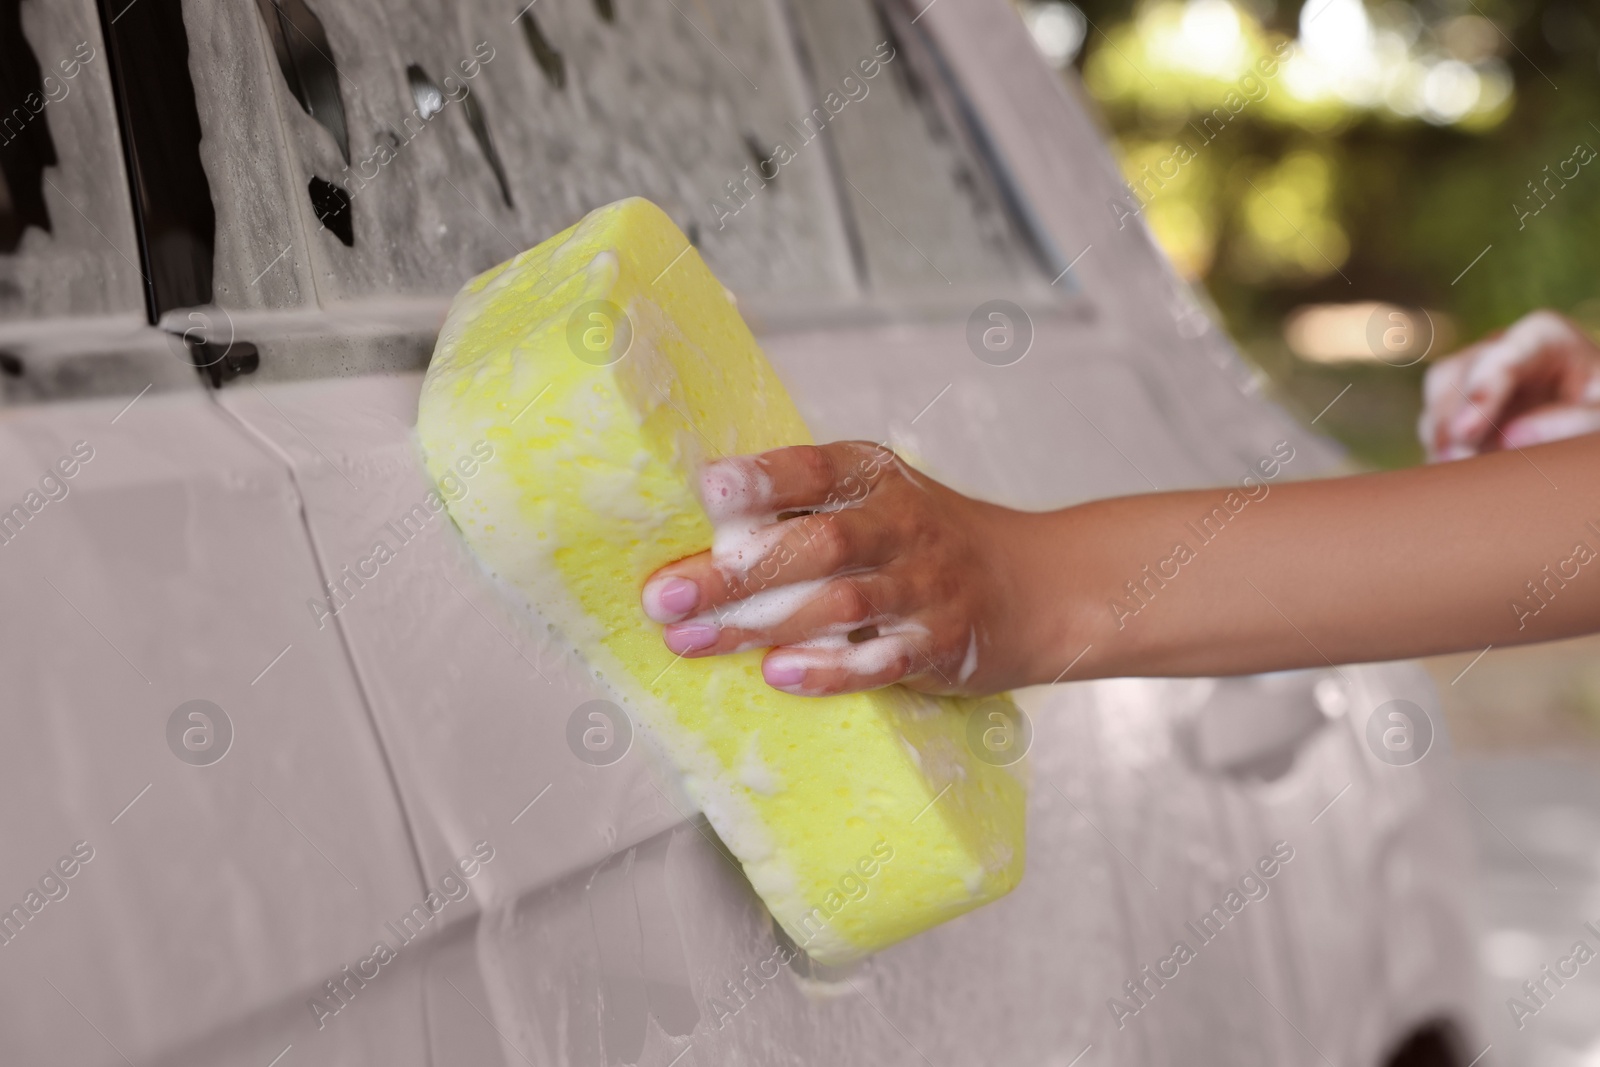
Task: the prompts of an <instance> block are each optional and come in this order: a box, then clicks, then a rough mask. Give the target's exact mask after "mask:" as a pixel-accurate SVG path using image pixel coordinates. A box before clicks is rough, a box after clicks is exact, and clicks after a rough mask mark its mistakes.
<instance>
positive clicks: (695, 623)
mask: <svg viewBox="0 0 1600 1067" xmlns="http://www.w3.org/2000/svg"><path fill="white" fill-rule="evenodd" d="M899 607H900V602H899V600H898V598H897V597H896V596H895V586H894V584H893V583H892V582H891V581H890V580H888V579H886V578H884V577H883V576H882V575H881V574H858V575H844V576H841V577H835V578H819V579H814V580H812V581H806V582H799V583H796V584H793V585H785V586H779V587H777V588H774V589H770V590H768V591H766V592H764V593H758V594H756V595H755V596H753V597H750V598H749V599H746V600H737V601H734V602H733V603H732V604H729V605H726V606H725V607H722V608H717V609H715V610H712V611H710V612H706V613H703V614H700V615H696V616H695V617H694V618H691V619H686V620H684V621H683V622H680V623H674V624H672V625H670V626H668V627H667V628H666V630H665V631H664V632H663V634H662V637H663V640H665V641H666V644H667V647H668V648H670V649H671V650H672V651H673V652H676V653H678V654H679V655H683V656H720V655H725V654H727V653H729V652H742V651H744V650H745V649H750V648H771V647H774V646H776V645H783V644H788V643H800V642H804V641H808V640H812V639H821V640H827V641H837V642H838V643H840V644H846V643H849V642H850V641H852V640H854V641H856V642H859V641H862V640H866V639H868V638H870V637H871V636H873V635H874V634H875V633H876V632H877V628H878V627H879V626H887V625H889V619H891V618H892V617H893V613H894V612H895V611H896V610H898V608H899Z"/></svg>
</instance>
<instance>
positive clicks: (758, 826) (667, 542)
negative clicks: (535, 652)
mask: <svg viewBox="0 0 1600 1067" xmlns="http://www.w3.org/2000/svg"><path fill="white" fill-rule="evenodd" d="M417 430H418V434H419V436H420V439H421V443H422V447H423V450H424V453H425V454H426V460H427V465H428V469H429V471H430V472H431V473H432V474H433V476H434V478H435V479H436V480H439V481H440V482H441V484H450V482H449V479H452V478H456V475H455V474H454V472H453V467H452V464H454V463H455V462H456V461H457V459H458V457H461V456H464V455H467V454H469V453H470V452H471V451H472V446H473V445H474V444H478V445H479V447H480V452H479V453H478V454H479V455H481V454H482V445H481V443H482V442H483V441H488V442H489V443H490V444H491V445H492V446H493V450H494V451H493V459H492V460H491V461H489V462H487V463H484V464H483V465H482V467H481V468H480V469H478V470H477V472H476V473H475V474H474V476H473V478H472V491H471V493H470V495H463V494H457V495H461V499H460V500H459V501H457V502H455V503H453V504H452V505H451V514H452V515H453V517H454V518H455V520H456V524H457V525H458V526H459V527H460V528H461V531H462V533H463V534H464V535H465V536H466V539H467V542H468V543H469V544H470V545H471V546H472V548H473V549H474V550H475V551H476V552H477V554H478V555H479V557H480V558H481V559H482V560H483V561H484V562H485V563H486V564H487V566H488V567H489V569H490V570H492V571H493V572H494V573H495V574H496V575H497V576H498V577H499V578H501V579H502V580H503V581H505V582H507V583H509V584H510V585H512V586H513V587H515V588H516V589H517V590H519V591H520V592H521V593H522V594H523V595H525V596H526V597H527V598H528V600H529V602H530V603H531V604H533V605H534V606H535V607H537V608H538V609H539V611H540V612H542V613H543V614H544V615H545V617H546V618H548V619H551V620H553V621H554V622H555V623H556V625H558V626H559V627H561V628H562V630H563V631H564V632H565V634H566V636H567V637H569V638H570V639H571V640H572V641H573V642H574V643H575V644H576V645H577V647H578V649H579V650H580V652H581V653H582V654H583V656H584V657H585V658H586V659H587V660H588V662H589V663H590V664H591V665H592V666H593V667H594V668H596V669H597V670H598V671H599V672H600V673H601V675H602V676H603V677H604V678H605V679H606V680H607V681H608V682H609V683H610V684H611V685H612V686H613V687H614V688H615V689H616V690H617V691H618V692H619V694H620V695H621V698H622V700H623V701H624V702H625V703H626V704H627V705H629V706H630V707H631V708H632V717H633V719H634V721H635V722H636V723H638V725H639V726H640V727H641V729H643V730H644V731H646V732H648V733H649V734H650V735H651V736H652V737H653V738H654V739H655V741H656V742H657V744H658V745H659V746H660V747H661V748H662V749H663V750H664V751H665V752H666V753H667V754H668V756H669V757H670V758H671V759H672V760H673V761H674V763H675V764H676V766H677V767H678V769H679V770H680V772H681V773H682V774H683V776H684V783H685V786H686V788H687V790H688V792H689V795H690V796H692V797H693V798H694V799H695V800H696V801H697V802H698V803H699V804H700V805H701V808H702V810H703V811H704V812H705V814H706V817H707V818H708V819H709V820H710V822H711V824H712V826H713V827H715V828H716V831H717V833H718V834H719V835H720V836H721V837H722V839H723V841H724V842H725V843H726V844H727V846H728V847H729V849H731V850H732V852H733V853H734V855H736V856H737V857H738V858H739V860H740V861H741V862H742V864H743V865H744V869H745V873H746V875H747V876H748V877H749V879H750V882H751V884H752V885H753V886H754V887H755V889H756V891H757V892H758V893H759V894H760V895H761V897H762V899H763V900H764V901H766V903H767V905H768V907H769V908H770V909H771V911H772V914H773V915H774V917H775V918H777V920H778V921H779V923H781V924H782V926H783V928H784V929H785V930H786V931H788V933H789V935H790V936H791V937H793V938H794V939H795V941H796V942H798V943H799V944H800V945H801V946H802V947H804V948H805V949H806V950H807V951H808V952H809V953H810V954H811V955H812V956H813V957H814V958H815V959H817V960H819V961H821V962H823V963H827V964H838V963H844V962H848V961H850V960H852V959H855V958H857V957H859V956H862V955H864V954H866V953H868V952H871V951H873V950H875V949H879V948H882V947H884V946H886V945H889V944H892V943H893V942H895V941H898V940H900V939H902V938H905V937H908V936H910V935H912V934H915V933H917V932H919V931H922V930H925V929H927V928H929V927H931V926H934V925H935V924H937V923H940V922H942V921H944V920H946V919H949V918H952V917H953V916H956V915H959V914H961V913H962V912H965V911H968V910H970V909H972V908H974V907H977V906H978V905H980V904H982V903H984V902H986V901H989V900H993V899H995V898H996V897H999V896H1001V895H1003V894H1004V893H1006V892H1007V891H1009V890H1010V889H1011V887H1012V886H1014V885H1015V884H1016V883H1017V881H1018V879H1019V878H1021V876H1022V865H1023V823H1024V806H1025V801H1026V788H1025V785H1024V783H1023V780H1022V777H1021V774H1020V767H1002V766H997V765H995V764H994V762H993V761H985V760H982V759H978V758H977V757H976V756H975V755H974V754H973V749H972V746H970V745H969V744H968V740H967V739H968V737H969V730H968V726H969V723H968V717H969V714H970V713H971V712H972V708H973V704H972V702H967V701H961V700H954V699H935V698H932V697H927V696H924V695H921V694H918V693H914V692H912V691H910V690H906V689H903V688H900V687H891V688H888V689H882V690H878V691H876V692H872V693H864V694H855V695H851V696H842V697H832V698H826V699H808V698H804V697H796V696H790V695H788V694H785V693H781V692H778V691H777V690H774V689H771V688H769V687H768V686H767V685H766V684H765V682H763V680H762V677H761V652H759V651H752V652H745V653H739V654H736V655H732V656H720V657H715V658H711V659H702V660H693V659H687V660H681V661H676V662H675V657H674V656H673V654H672V653H671V652H669V651H668V650H667V648H666V647H665V646H664V645H663V644H662V641H661V631H660V627H658V626H657V625H655V624H654V623H652V622H650V621H649V620H648V619H647V618H646V617H645V615H644V611H643V609H642V608H641V606H640V602H639V593H640V588H641V586H642V585H643V583H644V580H645V578H646V577H648V576H649V575H650V573H651V572H652V571H654V570H655V569H656V568H658V567H660V566H662V565H663V564H666V563H669V562H671V561H673V560H675V559H679V558H681V557H684V556H688V555H693V554H694V553H696V552H699V551H702V550H704V549H705V548H707V547H708V546H709V545H710V543H711V535H712V530H711V526H710V523H709V522H708V520H707V519H706V516H705V514H704V512H703V511H702V510H701V507H700V504H699V501H698V500H697V498H696V494H695V491H694V489H693V486H694V485H695V484H696V475H697V471H698V467H699V465H700V464H701V463H703V462H705V461H707V460H710V459H715V458H718V457H720V456H731V455H739V454H745V453H752V452H761V451H765V450H767V449H771V448H777V447H780V446H782V445H790V444H800V443H806V442H809V441H810V435H809V434H808V433H807V430H806V427H805V423H804V422H803V421H802V420H801V418H800V415H799V413H798V412H797V411H796V410H795V407H794V404H793V403H792V402H791V401H790V399H789V396H788V394H787V393H786V392H785V391H784V388H783V385H782V383H781V382H780V381H779V380H778V377H777V375H776V374H775V373H774V371H773V369H772V367H771V365H770V364H769V363H768V362H767V360H766V358H765V357H764V356H763V355H762V354H761V350H760V349H759V348H758V347H757V346H756V342H755V339H754V338H753V337H752V336H751V334H750V331H749V329H748V328H747V327H746V326H745V324H744V321H743V320H742V319H741V318H740V317H739V314H738V311H737V310H736V309H735V307H734V303H733V298H732V296H731V294H729V293H728V291H727V290H726V289H724V288H723V287H722V285H721V284H720V283H719V282H718V281H717V279H716V278H715V276H713V275H712V273H711V271H710V270H709V269H708V268H707V267H706V265H705V263H704V262H703V261H702V260H701V259H700V256H699V253H698V252H696V251H695V249H694V248H692V247H691V246H690V244H689V242H688V240H687V239H686V238H685V237H684V235H683V234H682V233H681V232H680V231H679V230H678V228H677V226H675V225H674V224H673V222H672V221H671V220H670V219H669V218H668V217H667V216H666V215H665V214H664V213H663V212H662V211H661V210H660V209H659V208H657V207H656V206H655V205H654V204H651V203H649V202H648V201H645V200H640V199H630V200H623V201H620V202H618V203H615V204H611V205H609V206H607V207H603V208H600V209H599V210H597V211H594V212H592V213H591V214H589V215H588V216H587V217H586V218H584V219H583V221H582V222H580V223H578V224H577V225H576V226H574V227H572V228H571V229H568V230H566V231H565V232H563V233H560V234H557V235H556V236H555V237H552V238H551V239H549V240H548V241H546V242H544V243H543V244H541V245H539V246H538V247H537V248H534V249H532V250H531V251H528V252H524V253H523V254H521V255H519V256H517V257H516V258H515V259H513V260H511V261H510V262H507V263H503V264H501V265H500V266H498V267H495V268H494V269H492V270H490V271H487V272H486V273H484V274H482V275H480V276H478V277H477V278H474V279H473V280H472V281H471V282H469V283H467V285H466V287H465V288H463V289H462V291H461V292H460V294H459V295H457V297H456V299H455V303H454V305H453V306H452V307H451V309H450V315H449V318H448V319H447V320H446V322H445V326H444V330H443V332H442V333H441V334H440V337H439V344H438V347H437V349H436V350H435V352H434V356H433V363H432V365H431V366H430V367H429V368H428V375H427V379H426V381H425V382H424V383H423V387H422V400H421V407H420V410H419V412H418V416H417ZM980 734H981V731H980V730H975V731H972V733H971V735H972V736H978V735H980Z"/></svg>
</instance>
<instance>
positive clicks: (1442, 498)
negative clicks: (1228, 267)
mask: <svg viewBox="0 0 1600 1067" xmlns="http://www.w3.org/2000/svg"><path fill="white" fill-rule="evenodd" d="M1263 489H1265V490H1266V491H1265V492H1264V493H1263V492H1262V490H1263ZM1252 492H1253V494H1254V498H1253V499H1252V498H1251V494H1250V493H1247V492H1246V491H1245V490H1243V489H1241V488H1239V487H1232V488H1222V489H1212V490H1198V491H1194V492H1180V493H1156V494H1150V495H1144V496H1133V497H1124V498H1118V499H1113V500H1104V501H1097V502H1094V503H1090V504H1085V505H1081V506H1078V507H1074V508H1068V509H1066V510H1064V511H1059V512H1052V513H1048V514H1043V515H1033V516H1028V517H1026V518H1024V519H1020V520H1018V521H1017V522H1016V524H1015V526H1014V527H1013V531H1012V534H1011V536H1010V537H1008V538H1007V540H1008V541H1009V546H1008V549H1009V551H1008V555H1009V556H1010V560H1011V561H1010V568H1011V570H1012V572H1013V574H1014V575H1015V578H1014V581H1015V582H1016V588H1017V590H1018V591H1019V594H1018V595H1019V596H1021V597H1022V598H1023V599H1024V600H1025V601H1026V602H1027V607H1026V610H1028V611H1030V612H1031V613H1032V614H1033V616H1034V617H1035V618H1038V619H1041V620H1047V621H1046V623H1045V625H1044V626H1042V627H1040V628H1038V630H1037V631H1036V632H1037V633H1038V635H1039V638H1040V647H1039V648H1038V649H1037V650H1036V651H1035V653H1034V655H1033V659H1034V664H1035V665H1034V668H1033V669H1032V670H1031V671H1030V674H1031V675H1032V676H1033V677H1032V678H1031V680H1033V681H1036V682H1048V681H1051V680H1052V679H1053V678H1054V677H1055V676H1056V675H1058V674H1059V673H1060V672H1061V671H1062V670H1063V669H1064V668H1066V667H1067V666H1068V665H1069V664H1072V663H1073V662H1074V660H1076V663H1075V664H1074V665H1073V666H1072V669H1071V671H1070V673H1068V675H1067V677H1068V678H1087V677H1103V676H1115V675H1211V674H1243V673H1254V672H1258V671H1269V670H1280V669H1289V668H1295V667H1311V666H1322V665H1326V664H1330V663H1348V662H1363V661H1369V660H1382V659H1397V658H1405V657H1411V656H1420V655H1430V654H1435V653H1441V652H1451V651H1462V650H1468V649H1474V650H1475V649H1481V648H1483V647H1485V646H1487V645H1490V644H1495V645H1508V644H1517V643H1523V642H1528V641H1539V640H1549V639H1551V638H1558V637H1565V636H1572V635H1575V634H1581V633H1587V632H1591V631H1594V630H1597V629H1600V437H1584V438H1577V439H1574V440H1570V441H1564V442H1559V443H1555V444H1550V445H1543V446H1540V447H1537V448H1530V449H1527V450H1525V451H1524V452H1503V453H1495V454H1491V455H1487V456H1482V457H1478V458H1475V459H1470V460H1463V461H1460V462H1456V463H1449V464H1443V465H1438V466H1432V467H1422V468H1413V469H1409V470H1403V471H1394V472H1387V473H1381V474H1367V475H1359V476H1354V477H1347V478H1336V479H1328V480H1324V481H1308V482H1297V483H1287V484H1279V485H1271V484H1270V483H1266V484H1264V485H1262V486H1258V487H1254V489H1253V490H1252ZM1591 522H1592V523H1593V525H1590V524H1591ZM1086 648H1087V651H1086V652H1085V651H1084V650H1085V649H1086ZM1080 655H1081V659H1079V658H1078V657H1079V656H1080Z"/></svg>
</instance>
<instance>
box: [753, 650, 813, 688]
mask: <svg viewBox="0 0 1600 1067" xmlns="http://www.w3.org/2000/svg"><path fill="white" fill-rule="evenodd" d="M761 677H763V678H765V679H766V680H767V684H768V685H770V686H772V688H774V689H790V688H793V687H794V686H797V685H799V684H800V683H801V682H803V681H805V680H806V668H805V664H804V663H802V662H800V661H799V660H797V659H793V658H791V657H787V656H768V657H767V660H766V662H764V663H763V664H761Z"/></svg>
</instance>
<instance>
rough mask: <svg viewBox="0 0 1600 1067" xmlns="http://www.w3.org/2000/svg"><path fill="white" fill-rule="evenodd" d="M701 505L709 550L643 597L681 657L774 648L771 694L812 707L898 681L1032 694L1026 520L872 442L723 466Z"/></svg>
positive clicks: (713, 474) (657, 577)
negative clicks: (1019, 564)
mask: <svg viewBox="0 0 1600 1067" xmlns="http://www.w3.org/2000/svg"><path fill="white" fill-rule="evenodd" d="M700 493H701V499H702V501H703V503H704V505H705V509H706V514H707V515H708V516H709V517H710V519H711V521H712V524H713V526H714V528H715V537H714V540H713V543H712V548H711V551H709V552H702V553H701V554H699V555H697V556H691V557H690V558H688V559H684V560H680V561H678V562H677V563H673V564H670V565H668V566H666V567H663V568H662V569H661V570H659V571H657V572H656V573H655V574H654V575H652V576H651V578H650V580H649V581H648V582H647V583H646V584H645V587H644V596H643V599H644V608H645V612H646V614H648V615H649V616H650V617H651V618H652V619H655V620H656V621H657V622H662V623H666V624H668V625H667V626H666V628H665V631H664V633H663V638H664V639H665V641H666V644H667V647H668V648H670V649H671V650H672V651H673V652H676V653H678V654H680V655H683V656H691V657H700V656H716V655H722V654H724V653H728V652H738V651H742V650H744V649H750V648H769V647H770V648H771V649H772V651H771V652H769V653H768V654H767V656H766V659H765V661H764V662H763V664H762V674H763V676H764V677H765V678H766V681H767V684H769V685H771V686H773V687H774V688H776V689H781V690H783V691H784V692H788V693H794V694H798V695H803V696H824V695H831V694H834V693H845V692H851V691H854V690H859V689H872V688H876V687H878V686H883V685H888V684H890V683H892V682H901V683H903V684H905V685H908V686H911V687H912V688H915V689H921V690H924V691H926V692H933V693H973V694H976V693H991V692H996V691H998V690H1000V689H1004V688H1007V687H1009V686H1012V685H1017V684H1021V683H1022V682H1023V681H1025V680H1026V675H1027V674H1028V670H1027V662H1028V658H1029V656H1030V650H1029V649H1028V648H1027V647H1026V642H1024V641H1023V640H1022V635H1021V634H1018V633H1013V632H1012V627H1013V626H1017V627H1018V628H1020V629H1029V627H1028V626H1026V625H1019V624H1023V623H1025V622H1026V621H1027V620H1028V619H1029V612H1028V610H1027V609H1026V608H1025V607H1024V603H1025V600H1024V597H1023V595H1022V594H1023V593H1024V592H1025V590H1024V589H1020V588H1018V586H1019V585H1025V584H1026V583H1025V582H1022V581H1020V580H1019V573H1018V569H1017V568H1016V567H1015V566H1014V565H1013V562H1012V561H1013V560H1014V559H1016V558H1018V556H1017V554H1016V552H1015V548H1016V541H1017V539H1018V536H1019V535H1020V532H1021V530H1022V529H1023V528H1024V527H1025V526H1026V520H1027V518H1028V516H1026V515H1025V514H1024V513H1021V512H1015V511H1010V510H1008V509H1005V508H1001V507H998V506H995V505H992V504H985V503H982V502H981V501H977V500H972V499H969V498H967V497H964V496H962V495H961V494H959V493H957V492H955V491H953V490H951V489H947V488H945V487H944V486H942V485H940V484H939V483H938V482H935V481H934V480H933V479H931V478H928V477H927V476H925V475H923V474H920V473H917V472H915V471H912V470H911V469H910V468H908V467H907V466H906V465H905V464H904V463H902V462H901V461H900V459H899V458H898V457H897V456H895V454H894V453H893V452H891V451H889V450H888V449H887V448H883V447H881V446H878V445H873V444H869V443H866V442H861V441H851V442H841V443H837V444H830V445H822V446H810V445H801V446H796V447H793V448H780V449H777V450H775V451H772V452H766V453H763V454H761V455H758V456H739V457H734V458H731V459H724V460H719V461H717V462H714V463H711V464H708V465H707V466H706V467H705V469H704V470H703V472H702V475H701V480H700ZM1037 621H1038V620H1037V619H1035V620H1034V622H1035V626H1034V627H1032V628H1034V629H1039V628H1041V627H1038V626H1037Z"/></svg>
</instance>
